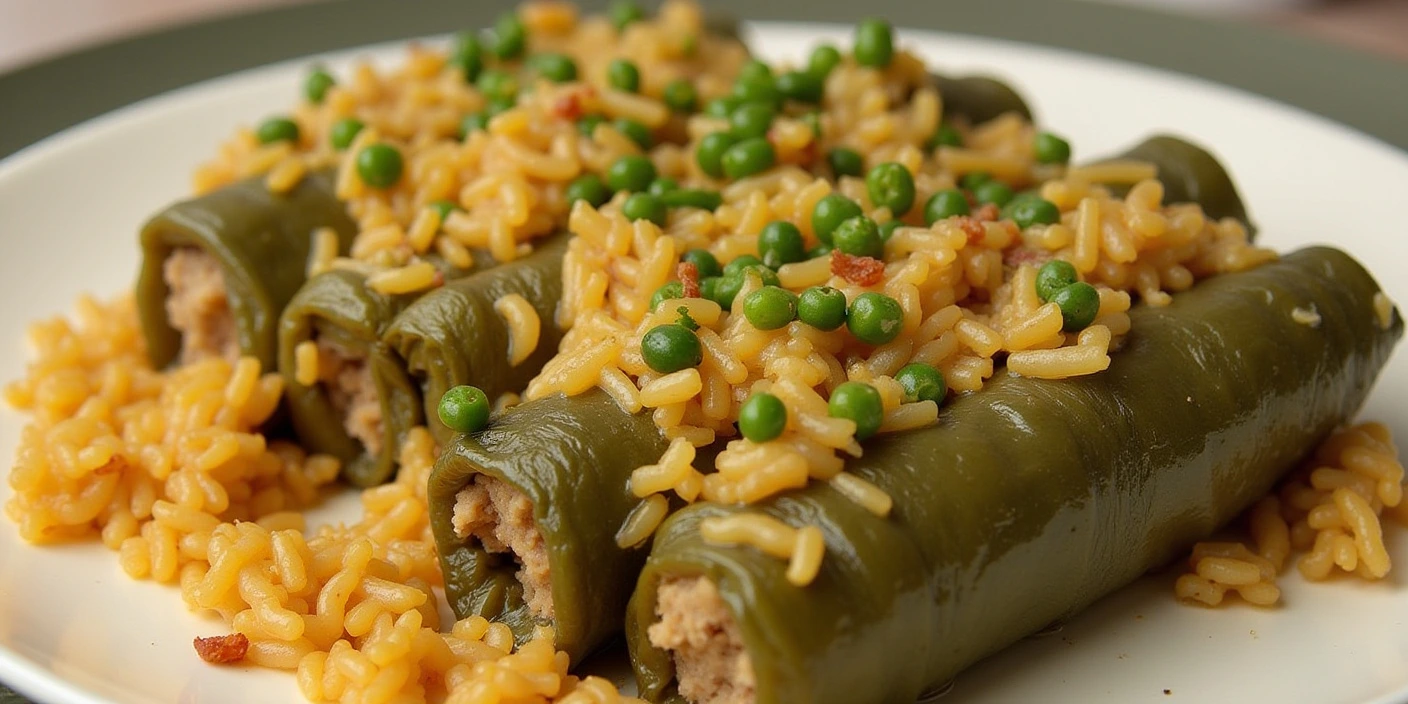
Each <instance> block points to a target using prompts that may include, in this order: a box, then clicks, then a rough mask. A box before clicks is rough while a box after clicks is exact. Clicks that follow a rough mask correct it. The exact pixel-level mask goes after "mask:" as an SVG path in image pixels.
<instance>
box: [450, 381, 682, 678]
mask: <svg viewBox="0 0 1408 704" xmlns="http://www.w3.org/2000/svg"><path fill="white" fill-rule="evenodd" d="M667 445H668V443H667V441H666V440H665V439H664V438H663V437H661V435H660V432H659V430H657V429H656V428H655V423H654V421H652V420H651V417H650V414H648V413H639V414H635V415H631V414H628V413H625V412H624V411H622V410H621V409H620V408H619V407H618V406H617V405H616V402H615V401H614V400H612V398H611V397H610V396H608V395H606V393H605V392H603V391H600V390H593V391H590V392H588V393H585V394H581V395H579V396H572V397H565V396H561V395H553V396H548V397H546V398H543V399H540V400H536V401H531V402H528V403H524V404H522V405H520V406H515V407H513V408H511V409H509V410H508V411H506V412H504V413H502V414H500V415H498V416H496V417H492V418H490V420H489V426H488V428H487V429H485V430H484V431H483V432H481V433H478V434H475V435H460V436H457V437H455V438H454V439H453V440H451V441H450V443H449V444H448V445H447V446H446V448H445V451H444V452H443V453H442V454H441V456H440V459H439V461H437V462H436V464H435V470H434V472H433V473H432V474H431V476H430V488H429V503H430V523H431V527H432V529H433V530H434V532H435V542H436V545H437V547H438V548H439V550H438V551H439V553H440V563H441V567H442V569H443V571H444V574H445V595H446V597H447V598H448V600H449V602H450V606H451V608H453V609H454V611H455V615H456V616H457V617H459V618H466V617H468V616H472V615H476V614H477V615H480V616H483V617H485V618H487V619H489V620H490V621H494V622H500V621H501V622H503V623H506V624H508V625H509V627H510V628H511V629H513V632H514V635H515V636H516V637H517V638H518V639H519V641H520V642H522V641H523V640H524V639H526V638H527V637H529V636H531V635H532V632H533V627H534V626H535V625H538V623H540V621H539V620H538V619H537V618H536V617H535V616H534V615H533V613H532V612H531V611H530V610H529V608H528V606H527V605H526V603H525V602H524V598H523V586H522V584H520V583H519V582H518V580H517V579H516V577H515V572H516V571H517V568H518V566H517V565H516V564H515V563H514V562H513V560H512V559H510V557H509V556H508V555H505V554H491V553H489V552H487V551H486V550H484V548H483V547H482V546H481V545H479V544H478V542H477V541H472V540H471V541H466V540H463V539H461V538H459V537H458V536H456V535H455V531H454V526H453V517H454V505H455V497H456V495H457V494H458V493H459V492H460V490H461V489H464V488H465V487H466V486H467V485H468V484H469V483H470V482H471V481H472V480H473V478H474V477H475V475H480V474H482V475H485V476H488V477H493V478H495V479H498V480H500V481H502V482H505V483H506V484H508V485H509V486H511V487H513V488H515V489H517V490H519V491H521V492H523V494H524V495H525V496H527V497H528V498H529V500H531V501H532V503H533V520H534V523H535V524H536V525H537V527H538V530H539V532H540V533H541V534H542V537H543V542H544V544H545V546H546V548H547V553H548V564H549V573H550V574H551V580H552V601H553V615H554V618H553V620H552V625H553V627H554V628H556V631H557V647H558V648H559V649H562V650H565V651H566V652H567V653H568V654H569V655H570V656H571V657H572V661H573V662H574V663H575V662H578V661H579V660H580V659H581V658H582V657H583V656H584V655H586V654H587V653H589V652H590V651H592V650H593V649H595V648H596V646H598V645H600V644H601V643H602V642H604V641H605V640H606V639H608V638H610V637H611V636H612V635H615V634H616V633H618V632H620V630H621V614H622V613H623V612H624V609H625V607H626V600H627V599H628V598H629V597H630V594H631V589H632V588H633V587H634V585H635V576H636V574H638V573H639V571H640V566H641V564H642V563H643V562H644V561H645V554H646V549H645V546H641V547H639V548H635V549H629V550H621V549H619V548H617V547H616V543H615V537H614V536H615V534H616V530H617V529H618V528H620V526H621V520H622V519H623V518H624V517H625V516H626V515H627V514H628V513H630V511H631V509H632V508H633V507H634V506H635V505H636V504H637V503H639V501H640V499H638V498H636V497H635V496H634V495H632V494H631V491H630V488H629V480H630V476H631V472H632V471H634V470H635V469H636V468H637V467H639V466H641V465H645V464H650V463H652V462H655V461H657V460H659V459H660V455H661V453H663V452H664V451H665V448H666V446H667ZM607 546H609V549H608V548H607Z"/></svg>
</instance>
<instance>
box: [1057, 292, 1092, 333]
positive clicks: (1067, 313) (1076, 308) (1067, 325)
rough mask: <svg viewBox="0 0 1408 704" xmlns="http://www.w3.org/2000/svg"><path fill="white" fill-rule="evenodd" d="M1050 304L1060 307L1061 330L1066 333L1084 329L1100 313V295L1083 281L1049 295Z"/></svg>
mask: <svg viewBox="0 0 1408 704" xmlns="http://www.w3.org/2000/svg"><path fill="white" fill-rule="evenodd" d="M1051 302H1052V303H1055V304H1056V305H1058V306H1061V323H1062V324H1061V329H1062V330H1065V331H1066V332H1080V331H1081V330H1084V329H1086V328H1087V327H1089V326H1090V324H1091V323H1093V322H1095V315H1096V314H1097V313H1099V312H1100V293H1099V292H1097V291H1096V290H1095V287H1094V286H1091V285H1090V284H1088V283H1085V282H1084V281H1077V282H1075V283H1073V284H1071V285H1070V286H1067V287H1065V288H1063V289H1061V290H1060V291H1057V292H1056V293H1053V294H1051Z"/></svg>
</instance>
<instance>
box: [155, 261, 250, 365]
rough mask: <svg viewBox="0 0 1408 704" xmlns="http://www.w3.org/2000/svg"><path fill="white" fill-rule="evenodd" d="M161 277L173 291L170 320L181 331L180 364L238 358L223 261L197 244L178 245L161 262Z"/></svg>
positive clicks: (169, 298)
mask: <svg viewBox="0 0 1408 704" xmlns="http://www.w3.org/2000/svg"><path fill="white" fill-rule="evenodd" d="M162 277H163V278H164V279H165V280H166V286H167V288H168V289H169V290H170V293H169V294H168V295H167V298H166V317H167V320H169V321H171V327H173V328H175V329H176V331H177V332H179V333H181V363H182V364H191V363H192V362H199V361H201V360H203V359H209V358H211V357H223V358H225V359H228V360H230V361H231V362H233V361H235V360H237V359H239V357H240V341H239V335H237V334H236V333H235V318H234V316H233V315H231V314H230V301H229V299H228V298H226V296H225V274H224V272H222V271H221V270H220V262H218V261H216V260H215V257H212V256H210V255H209V254H206V253H205V251H204V250H201V249H199V248H197V247H177V248H176V249H175V250H173V251H172V252H171V255H170V256H168V257H167V258H166V261H165V262H164V263H163V264H162Z"/></svg>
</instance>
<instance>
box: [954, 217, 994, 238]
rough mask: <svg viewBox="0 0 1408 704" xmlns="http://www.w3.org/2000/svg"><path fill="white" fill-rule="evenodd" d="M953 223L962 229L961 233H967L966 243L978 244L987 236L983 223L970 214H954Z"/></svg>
mask: <svg viewBox="0 0 1408 704" xmlns="http://www.w3.org/2000/svg"><path fill="white" fill-rule="evenodd" d="M953 224H955V225H957V226H958V227H959V229H961V230H963V234H965V235H968V244H978V243H980V242H982V241H983V240H984V239H985V238H986V237H987V236H988V231H987V228H985V227H983V223H982V222H980V221H979V220H978V219H977V218H975V217H973V216H971V215H957V216H954V218H953Z"/></svg>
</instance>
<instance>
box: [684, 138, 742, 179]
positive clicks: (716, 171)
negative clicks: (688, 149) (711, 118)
mask: <svg viewBox="0 0 1408 704" xmlns="http://www.w3.org/2000/svg"><path fill="white" fill-rule="evenodd" d="M737 142H738V139H737V138H736V137H734V136H733V135H732V134H729V133H728V132H715V133H713V134H708V135H704V138H703V139H701V140H699V146H698V147H696V148H695V150H694V160H695V161H697V162H699V170H700V171H703V172H704V173H706V174H709V175H710V176H712V177H714V178H723V177H724V152H727V151H728V149H729V147H732V146H733V145H734V144H736V143H737Z"/></svg>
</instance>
